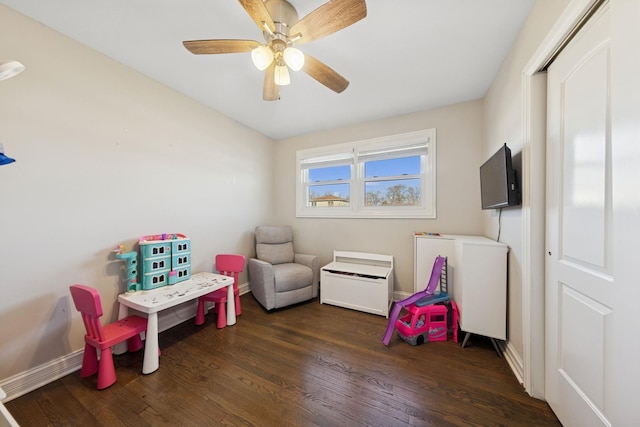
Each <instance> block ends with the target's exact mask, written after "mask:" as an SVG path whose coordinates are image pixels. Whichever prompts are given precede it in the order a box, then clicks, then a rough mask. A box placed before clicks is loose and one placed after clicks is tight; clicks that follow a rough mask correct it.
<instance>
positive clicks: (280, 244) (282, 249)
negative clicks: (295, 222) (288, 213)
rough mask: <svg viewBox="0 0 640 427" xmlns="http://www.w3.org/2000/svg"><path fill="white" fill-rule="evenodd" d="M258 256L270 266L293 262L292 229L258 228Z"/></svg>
mask: <svg viewBox="0 0 640 427" xmlns="http://www.w3.org/2000/svg"><path fill="white" fill-rule="evenodd" d="M256 256H257V257H258V259H260V260H262V261H266V262H268V263H269V264H274V265H275V264H283V263H286V262H293V258H294V254H293V231H292V229H291V227H257V228H256Z"/></svg>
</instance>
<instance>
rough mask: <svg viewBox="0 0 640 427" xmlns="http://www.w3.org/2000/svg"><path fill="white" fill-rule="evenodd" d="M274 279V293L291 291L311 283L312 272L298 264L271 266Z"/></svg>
mask: <svg viewBox="0 0 640 427" xmlns="http://www.w3.org/2000/svg"><path fill="white" fill-rule="evenodd" d="M273 274H274V276H275V278H276V292H286V291H292V290H294V289H300V288H303V287H306V286H311V284H312V283H313V271H311V269H310V268H309V267H306V266H304V265H300V264H294V263H287V264H279V265H274V266H273Z"/></svg>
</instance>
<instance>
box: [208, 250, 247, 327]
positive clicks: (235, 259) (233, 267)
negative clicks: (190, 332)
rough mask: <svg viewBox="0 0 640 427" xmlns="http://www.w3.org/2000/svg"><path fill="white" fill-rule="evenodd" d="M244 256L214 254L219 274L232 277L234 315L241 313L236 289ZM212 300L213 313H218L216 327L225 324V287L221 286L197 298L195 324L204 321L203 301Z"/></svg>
mask: <svg viewBox="0 0 640 427" xmlns="http://www.w3.org/2000/svg"><path fill="white" fill-rule="evenodd" d="M244 263H245V257H244V256H242V255H233V254H222V255H216V270H218V272H219V273H220V274H223V275H225V276H230V277H233V297H234V304H235V307H236V316H239V315H241V314H242V309H241V307H240V293H239V291H238V275H239V274H240V272H242V270H244ZM205 301H210V302H214V303H215V304H216V305H215V307H214V313H218V321H217V324H216V326H217V327H218V329H221V328H224V327H225V326H227V312H226V308H225V304H226V302H227V289H226V288H222V289H218V290H217V291H213V292H211V293H208V294H206V295H203V296H201V297H200V298H198V310H197V312H196V325H202V324H203V323H204V303H205Z"/></svg>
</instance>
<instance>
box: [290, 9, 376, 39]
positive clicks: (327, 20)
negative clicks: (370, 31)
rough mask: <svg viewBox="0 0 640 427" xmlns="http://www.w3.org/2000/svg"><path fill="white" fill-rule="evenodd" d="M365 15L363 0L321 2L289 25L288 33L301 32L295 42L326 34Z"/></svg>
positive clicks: (344, 26)
mask: <svg viewBox="0 0 640 427" xmlns="http://www.w3.org/2000/svg"><path fill="white" fill-rule="evenodd" d="M365 16H367V5H366V3H365V2H364V0H331V1H329V2H328V3H325V4H323V5H322V6H320V7H319V8H317V9H316V10H314V11H313V12H311V13H310V14H308V15H307V16H305V17H304V18H302V19H301V20H299V21H298V22H297V23H296V24H294V25H293V27H291V31H290V34H291V35H292V36H295V35H296V34H298V33H299V34H301V35H302V38H300V39H298V40H296V43H297V44H300V43H309V42H310V41H313V40H316V39H319V38H320V37H324V36H328V35H329V34H333V33H335V32H336V31H340V30H342V29H343V28H346V27H348V26H349V25H351V24H354V23H356V22H358V21H359V20H361V19H362V18H364V17H365Z"/></svg>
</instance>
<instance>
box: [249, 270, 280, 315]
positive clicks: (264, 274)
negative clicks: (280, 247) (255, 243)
mask: <svg viewBox="0 0 640 427" xmlns="http://www.w3.org/2000/svg"><path fill="white" fill-rule="evenodd" d="M248 267H249V271H248V273H249V286H250V287H251V293H252V294H253V296H254V297H255V298H256V299H257V300H258V301H259V302H260V303H261V304H262V305H263V306H264V307H266V308H267V309H269V308H273V307H274V306H275V302H276V286H275V276H274V274H273V266H272V265H271V264H269V263H268V262H265V261H261V260H259V259H257V258H249V263H248Z"/></svg>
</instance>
